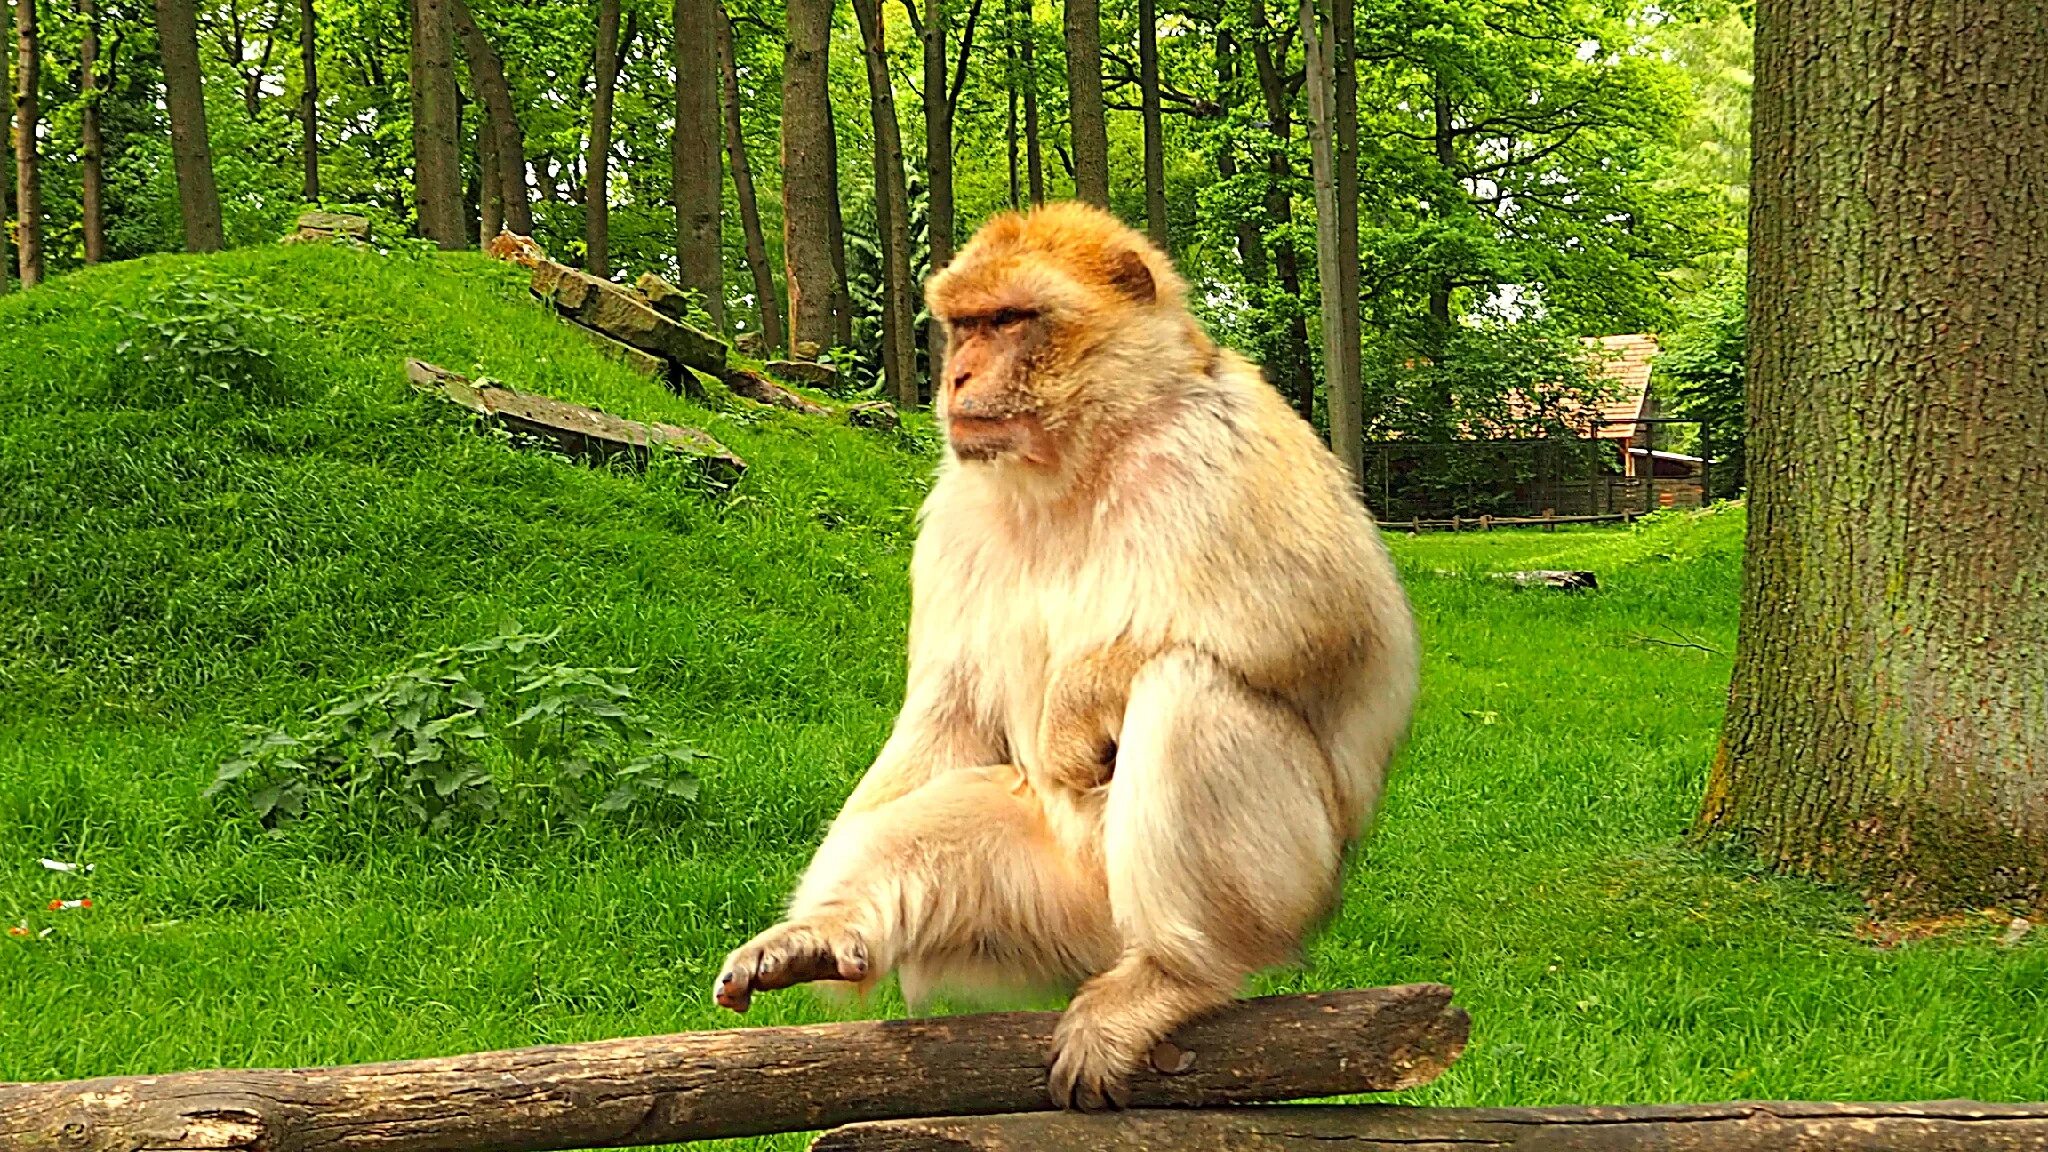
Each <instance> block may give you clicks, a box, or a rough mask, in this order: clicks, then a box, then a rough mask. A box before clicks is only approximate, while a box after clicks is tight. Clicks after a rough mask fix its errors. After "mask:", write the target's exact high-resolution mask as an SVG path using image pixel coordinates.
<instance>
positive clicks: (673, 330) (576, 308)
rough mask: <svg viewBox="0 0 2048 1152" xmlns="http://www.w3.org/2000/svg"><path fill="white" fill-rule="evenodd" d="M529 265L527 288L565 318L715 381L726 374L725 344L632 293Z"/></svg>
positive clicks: (570, 271) (557, 268)
mask: <svg viewBox="0 0 2048 1152" xmlns="http://www.w3.org/2000/svg"><path fill="white" fill-rule="evenodd" d="M525 260H526V261H528V262H529V266H530V267H532V269H533V276H532V279H531V280H530V281H529V283H528V287H529V288H530V289H531V290H532V292H533V294H534V295H535V296H537V297H539V298H541V299H543V300H547V301H549V302H551V303H552V304H553V305H554V307H555V311H557V312H559V313H561V314H562V315H563V316H566V317H568V318H569V319H571V320H574V321H577V322H578V323H580V324H583V325H584V326H586V327H589V328H595V329H597V330H598V331H599V332H602V333H604V334H605V335H607V336H609V337H611V338H612V339H614V340H617V341H619V342H621V343H624V344H630V345H632V346H633V347H635V348H638V349H640V350H641V351H643V352H652V353H653V354H655V355H656V356H662V357H666V358H667V359H669V360H672V361H674V362H676V363H677V364H681V365H685V366H687V367H690V368H695V369H697V370H698V371H700V372H708V373H710V374H711V375H713V376H716V375H718V374H719V373H721V372H723V371H724V370H725V352H726V348H725V345H724V344H723V343H721V342H720V341H718V340H716V339H714V338H713V337H711V336H709V335H706V334H705V333H703V332H699V331H697V330H696V329H695V328H692V327H690V326H689V325H687V324H679V323H677V322H676V321H674V320H671V319H669V318H668V317H666V316H663V315H662V314H661V313H659V312H656V311H655V310H654V309H653V308H652V307H650V306H649V305H648V304H647V302H646V301H645V300H643V299H642V298H641V297H640V296H639V294H637V293H635V292H633V291H631V290H630V289H626V288H621V287H620V286H618V285H617V284H614V283H612V282H611V281H609V280H601V279H599V278H598V277H596V276H592V275H590V274H589V273H588V272H582V271H578V270H577V269H574V268H569V267H565V266H564V265H561V264H557V263H555V262H554V261H552V260H547V259H543V258H534V257H532V256H531V255H528V256H526V257H525Z"/></svg>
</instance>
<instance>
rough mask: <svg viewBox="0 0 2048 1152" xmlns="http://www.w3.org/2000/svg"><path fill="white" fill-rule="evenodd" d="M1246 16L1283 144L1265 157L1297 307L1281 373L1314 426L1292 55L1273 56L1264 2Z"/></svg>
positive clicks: (1283, 282) (1271, 214) (1279, 262)
mask: <svg viewBox="0 0 2048 1152" xmlns="http://www.w3.org/2000/svg"><path fill="white" fill-rule="evenodd" d="M1247 15H1248V17H1249V20H1248V23H1249V24H1250V26H1251V30H1252V37H1253V39H1252V61H1253V63H1254V65H1255V66H1256V67H1257V70H1258V77H1259V96H1260V99H1261V101H1262V102H1263V103H1264V104H1265V107H1266V122H1267V124H1269V125H1270V126H1271V130H1272V132H1273V135H1274V136H1276V137H1278V138H1279V143H1280V146H1279V147H1277V148H1274V149H1272V151H1271V152H1270V154H1269V155H1268V156H1267V157H1266V172H1267V175H1268V177H1269V179H1268V180H1267V181H1266V219H1267V224H1268V226H1269V227H1270V228H1273V229H1274V230H1275V233H1276V235H1277V236H1278V239H1277V240H1275V242H1274V244H1273V274H1274V276H1275V278H1277V279H1278V280H1279V281H1280V288H1281V290H1282V291H1284V292H1286V293H1287V297H1288V299H1289V300H1290V301H1293V302H1294V303H1293V305H1292V306H1291V307H1290V308H1289V314H1288V320H1287V348H1288V363H1287V364H1285V365H1281V366H1280V367H1281V369H1282V374H1283V375H1285V376H1286V377H1287V378H1289V379H1291V380H1292V381H1293V384H1294V387H1293V392H1294V402H1295V406H1296V410H1297V411H1299V412H1300V413H1301V418H1302V419H1303V420H1307V421H1309V422H1310V423H1314V422H1315V414H1316V377H1315V365H1314V363H1313V362H1312V361H1313V359H1314V358H1313V357H1312V356H1311V355H1310V353H1309V346H1308V318H1307V316H1305V315H1304V314H1303V313H1302V310H1301V307H1300V301H1301V255H1300V253H1298V252H1297V251H1296V250H1295V247H1294V240H1293V238H1292V237H1293V228H1294V196H1293V193H1292V191H1291V189H1292V187H1293V185H1294V162H1293V161H1292V160H1290V159H1289V158H1288V149H1289V145H1290V141H1291V140H1292V139H1293V137H1294V112H1293V104H1294V101H1293V99H1292V97H1291V96H1290V94H1289V92H1288V84H1287V77H1286V76H1285V75H1283V74H1282V73H1281V65H1282V64H1284V63H1285V62H1286V57H1287V53H1286V50H1285V45H1284V44H1282V45H1280V48H1281V51H1279V52H1277V53H1276V52H1275V51H1274V47H1275V44H1274V41H1275V39H1276V37H1275V36H1274V33H1273V31H1272V26H1271V25H1270V24H1268V23H1267V21H1266V5H1265V0H1250V3H1249V4H1248V6H1247Z"/></svg>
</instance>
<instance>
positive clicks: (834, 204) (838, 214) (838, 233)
mask: <svg viewBox="0 0 2048 1152" xmlns="http://www.w3.org/2000/svg"><path fill="white" fill-rule="evenodd" d="M825 113H826V119H825V148H826V160H827V165H826V166H827V167H828V168H830V169H831V172H832V193H831V196H830V197H829V198H828V199H827V200H826V202H825V204H826V210H827V212H829V213H830V215H829V217H828V219H827V225H828V230H827V233H826V239H827V243H828V244H830V246H831V249H832V338H833V339H834V340H835V341H837V342H838V345H839V347H841V348H851V347H853V288H852V286H851V285H850V284H849V283H848V282H847V279H846V213H845V209H844V205H842V204H841V203H840V200H839V113H838V112H837V111H836V110H834V109H833V107H832V101H831V97H830V94H829V93H828V94H827V96H826V100H825Z"/></svg>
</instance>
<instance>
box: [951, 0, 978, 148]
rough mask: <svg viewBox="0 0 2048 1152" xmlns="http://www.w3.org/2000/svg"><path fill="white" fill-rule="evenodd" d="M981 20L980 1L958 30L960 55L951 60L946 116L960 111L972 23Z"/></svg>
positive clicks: (970, 10)
mask: <svg viewBox="0 0 2048 1152" xmlns="http://www.w3.org/2000/svg"><path fill="white" fill-rule="evenodd" d="M980 18H981V0H974V4H973V6H972V7H970V8H968V9H967V24H966V26H965V27H963V28H961V29H960V54H959V55H958V56H955V57H954V58H953V86H952V87H951V88H949V89H947V90H946V115H947V118H948V119H951V118H952V117H953V116H954V115H955V114H957V113H958V112H959V111H960V93H962V92H964V91H966V90H967V57H968V56H969V55H970V54H971V53H972V52H973V51H974V22H975V21H976V20H979V19H980Z"/></svg>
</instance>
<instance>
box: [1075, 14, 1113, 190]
mask: <svg viewBox="0 0 2048 1152" xmlns="http://www.w3.org/2000/svg"><path fill="white" fill-rule="evenodd" d="M1066 26H1067V124H1068V134H1069V136H1070V138H1071V140H1072V143H1073V148H1074V196H1075V197H1076V198H1077V199H1080V200H1086V201H1087V202H1088V203H1090V204H1095V205H1098V206H1100V207H1103V208H1107V207H1109V121H1108V119H1107V114H1106V113H1105V112H1104V111H1103V108H1102V11H1101V6H1100V4H1099V3H1098V0H1066Z"/></svg>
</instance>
